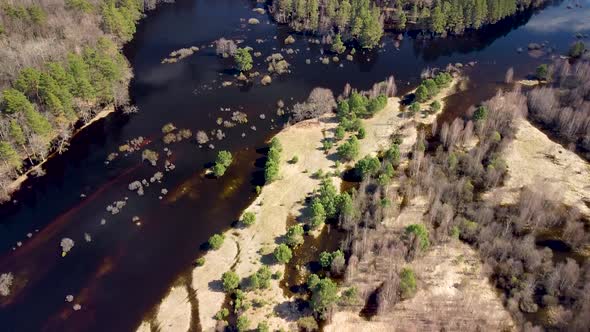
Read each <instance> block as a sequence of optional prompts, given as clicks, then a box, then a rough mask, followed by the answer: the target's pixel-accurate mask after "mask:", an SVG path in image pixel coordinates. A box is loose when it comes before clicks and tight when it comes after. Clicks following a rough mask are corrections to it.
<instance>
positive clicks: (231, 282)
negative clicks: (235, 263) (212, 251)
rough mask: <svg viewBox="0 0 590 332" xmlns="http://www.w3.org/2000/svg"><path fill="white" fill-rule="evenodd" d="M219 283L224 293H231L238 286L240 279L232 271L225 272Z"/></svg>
mask: <svg viewBox="0 0 590 332" xmlns="http://www.w3.org/2000/svg"><path fill="white" fill-rule="evenodd" d="M221 282H222V283H223V289H224V290H225V291H226V292H232V291H233V290H235V289H236V288H238V286H240V277H239V276H238V274H237V273H235V272H234V271H227V272H225V273H223V275H222V276H221Z"/></svg>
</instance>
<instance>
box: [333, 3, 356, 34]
mask: <svg viewBox="0 0 590 332" xmlns="http://www.w3.org/2000/svg"><path fill="white" fill-rule="evenodd" d="M351 15H352V6H351V5H350V0H342V1H341V2H340V7H339V8H338V13H337V14H336V25H337V26H338V29H339V30H340V31H343V30H344V29H345V28H346V27H348V25H349V23H350V18H351Z"/></svg>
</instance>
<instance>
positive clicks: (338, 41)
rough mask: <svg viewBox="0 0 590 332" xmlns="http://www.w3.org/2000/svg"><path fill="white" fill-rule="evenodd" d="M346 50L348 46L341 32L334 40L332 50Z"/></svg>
mask: <svg viewBox="0 0 590 332" xmlns="http://www.w3.org/2000/svg"><path fill="white" fill-rule="evenodd" d="M344 51H346V46H344V43H343V42H342V37H340V34H337V35H336V37H334V41H333V42H332V52H335V53H338V54H342V53H343V52H344Z"/></svg>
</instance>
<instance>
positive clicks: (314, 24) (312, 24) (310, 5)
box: [307, 0, 319, 31]
mask: <svg viewBox="0 0 590 332" xmlns="http://www.w3.org/2000/svg"><path fill="white" fill-rule="evenodd" d="M307 21H308V29H309V30H311V31H316V30H317V29H318V22H319V3H318V0H307Z"/></svg>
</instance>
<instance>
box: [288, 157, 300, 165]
mask: <svg viewBox="0 0 590 332" xmlns="http://www.w3.org/2000/svg"><path fill="white" fill-rule="evenodd" d="M289 162H290V163H291V164H297V162H299V157H297V156H293V158H291V160H289Z"/></svg>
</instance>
